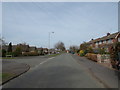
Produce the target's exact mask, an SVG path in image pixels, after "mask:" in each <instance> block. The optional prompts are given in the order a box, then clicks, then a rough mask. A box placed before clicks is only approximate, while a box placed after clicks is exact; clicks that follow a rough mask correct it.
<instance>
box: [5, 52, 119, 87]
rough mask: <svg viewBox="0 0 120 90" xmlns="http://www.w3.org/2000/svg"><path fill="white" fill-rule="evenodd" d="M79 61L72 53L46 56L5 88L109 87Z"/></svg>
mask: <svg viewBox="0 0 120 90" xmlns="http://www.w3.org/2000/svg"><path fill="white" fill-rule="evenodd" d="M37 58H38V57H37ZM34 59H35V57H34ZM34 59H33V60H34ZM79 62H81V61H79ZM79 62H78V59H77V58H75V57H73V56H71V54H62V55H59V56H57V57H52V58H47V59H46V58H45V59H44V60H43V61H42V62H40V63H39V64H37V65H36V66H35V67H34V68H32V69H31V70H30V71H28V72H27V73H25V74H23V75H21V76H19V77H17V78H15V79H13V80H11V81H10V82H8V83H6V84H4V85H3V88H108V86H107V85H106V83H104V82H101V81H100V80H99V79H98V78H96V76H94V75H92V74H91V72H90V71H89V68H88V67H86V65H85V64H83V63H79ZM96 65H97V64H96ZM101 67H102V66H101ZM103 71H104V70H103ZM101 73H102V71H101ZM104 73H105V72H104ZM104 73H103V74H104ZM106 73H107V72H106ZM116 82H117V81H116ZM116 88H117V86H116Z"/></svg>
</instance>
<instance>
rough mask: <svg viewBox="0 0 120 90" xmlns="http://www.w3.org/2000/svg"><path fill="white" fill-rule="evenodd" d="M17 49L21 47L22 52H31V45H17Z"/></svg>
mask: <svg viewBox="0 0 120 90" xmlns="http://www.w3.org/2000/svg"><path fill="white" fill-rule="evenodd" d="M15 47H16V46H15ZM17 47H20V48H21V51H22V52H29V48H30V47H29V45H26V44H17ZM13 48H14V46H13Z"/></svg>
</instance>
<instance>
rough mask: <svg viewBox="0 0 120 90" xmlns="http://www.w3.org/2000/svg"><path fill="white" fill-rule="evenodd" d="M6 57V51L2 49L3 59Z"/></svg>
mask: <svg viewBox="0 0 120 90" xmlns="http://www.w3.org/2000/svg"><path fill="white" fill-rule="evenodd" d="M5 55H6V50H5V49H2V57H5Z"/></svg>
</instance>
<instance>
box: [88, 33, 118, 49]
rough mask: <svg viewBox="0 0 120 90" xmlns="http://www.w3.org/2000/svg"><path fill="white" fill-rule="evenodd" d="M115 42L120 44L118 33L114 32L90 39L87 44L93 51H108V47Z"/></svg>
mask: <svg viewBox="0 0 120 90" xmlns="http://www.w3.org/2000/svg"><path fill="white" fill-rule="evenodd" d="M116 42H120V32H116V33H113V34H110V33H107V35H106V36H104V37H101V38H97V39H92V40H91V41H89V42H87V43H88V44H89V45H90V46H91V47H92V48H93V49H97V48H105V49H106V50H107V51H109V47H110V46H111V45H113V44H114V43H116Z"/></svg>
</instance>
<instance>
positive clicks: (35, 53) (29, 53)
mask: <svg viewBox="0 0 120 90" xmlns="http://www.w3.org/2000/svg"><path fill="white" fill-rule="evenodd" d="M22 55H23V56H38V55H39V54H38V53H37V52H23V53H22Z"/></svg>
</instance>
